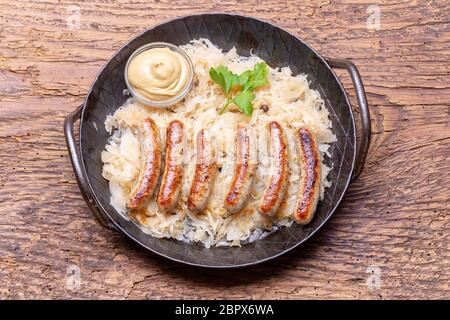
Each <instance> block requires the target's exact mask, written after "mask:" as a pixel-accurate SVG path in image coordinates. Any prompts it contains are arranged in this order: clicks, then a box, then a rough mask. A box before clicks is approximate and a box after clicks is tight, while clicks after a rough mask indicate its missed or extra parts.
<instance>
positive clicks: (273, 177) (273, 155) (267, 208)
mask: <svg viewBox="0 0 450 320" xmlns="http://www.w3.org/2000/svg"><path fill="white" fill-rule="evenodd" d="M266 128H267V131H268V136H269V155H270V169H271V170H270V171H271V172H270V175H269V176H268V178H267V179H266V184H265V188H264V192H263V195H262V197H261V200H260V203H259V207H258V210H259V212H260V213H261V214H262V215H265V216H272V215H274V214H275V212H276V211H277V210H278V208H279V206H280V204H281V201H282V200H283V197H284V193H285V192H286V187H287V182H288V175H289V173H288V149H287V140H286V135H285V132H284V130H283V128H282V127H281V125H280V124H279V123H278V122H276V121H272V122H269V123H268V124H267V126H266Z"/></svg>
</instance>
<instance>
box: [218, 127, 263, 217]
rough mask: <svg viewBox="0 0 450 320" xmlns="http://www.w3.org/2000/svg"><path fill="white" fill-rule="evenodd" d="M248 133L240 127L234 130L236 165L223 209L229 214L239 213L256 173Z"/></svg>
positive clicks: (252, 147) (254, 152)
mask: <svg viewBox="0 0 450 320" xmlns="http://www.w3.org/2000/svg"><path fill="white" fill-rule="evenodd" d="M248 131H249V130H248V129H247V128H246V127H244V126H241V125H238V126H237V128H236V139H235V150H236V165H235V168H234V175H233V180H232V182H231V185H230V189H229V191H228V194H227V196H226V197H225V208H226V209H227V210H228V211H229V212H231V213H235V212H238V211H240V210H241V209H242V207H243V206H244V204H245V202H246V200H247V197H248V195H249V193H250V189H251V186H252V182H253V176H254V175H255V171H256V163H255V162H256V161H255V160H256V147H255V142H254V141H253V139H252V137H250V135H249V132H248Z"/></svg>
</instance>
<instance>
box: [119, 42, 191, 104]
mask: <svg viewBox="0 0 450 320" xmlns="http://www.w3.org/2000/svg"><path fill="white" fill-rule="evenodd" d="M125 75H126V81H127V85H128V87H129V89H130V91H131V93H132V94H133V95H134V96H135V97H136V98H138V99H139V100H141V101H142V102H144V103H145V104H149V105H155V106H167V105H170V104H173V103H176V102H177V101H179V100H181V99H182V98H183V97H184V96H185V95H186V93H187V92H188V91H189V89H190V87H191V84H192V78H193V68H192V62H191V61H190V59H189V57H188V56H187V55H186V54H185V53H184V52H183V51H182V50H181V49H179V48H178V47H176V46H173V45H170V44H165V43H154V44H149V45H147V46H144V47H142V48H140V49H138V50H136V52H135V53H134V54H133V55H132V56H131V57H130V59H129V61H128V64H127V67H126V70H125Z"/></svg>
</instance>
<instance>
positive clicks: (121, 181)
mask: <svg viewBox="0 0 450 320" xmlns="http://www.w3.org/2000/svg"><path fill="white" fill-rule="evenodd" d="M181 48H182V49H183V50H185V51H186V53H187V54H188V55H189V56H190V57H191V59H192V62H193V64H194V70H195V78H194V85H193V88H192V90H191V91H190V92H189V93H188V95H187V96H186V98H185V99H184V100H182V101H181V102H179V103H177V104H176V105H174V106H171V107H170V108H152V107H148V106H144V105H142V104H140V103H138V102H136V101H134V100H133V99H129V100H128V101H127V102H126V103H125V105H123V106H121V107H120V108H119V109H118V110H117V111H116V112H115V113H114V114H112V115H109V116H108V117H107V118H106V120H105V128H106V130H107V131H108V132H110V133H111V137H110V139H109V141H108V144H107V145H106V146H105V150H104V151H103V153H102V161H103V163H104V165H103V177H104V178H105V179H107V180H109V187H110V192H111V198H110V201H111V205H112V206H113V207H114V208H115V209H116V210H117V211H119V212H120V213H122V215H123V216H124V218H126V219H128V218H129V217H131V218H132V220H133V221H136V223H138V224H139V225H140V227H141V228H142V230H143V231H144V232H146V233H148V234H149V235H151V236H154V237H168V238H174V239H177V240H182V241H190V242H200V243H202V244H204V245H205V246H206V247H210V246H239V245H241V244H243V243H246V242H251V241H256V240H257V239H260V238H261V237H263V236H265V235H267V234H268V233H269V232H270V231H271V230H276V229H278V228H279V227H288V226H290V225H291V224H292V223H293V218H292V213H293V209H294V205H295V198H296V192H297V190H298V181H299V179H300V176H299V174H300V172H299V166H298V159H297V150H296V144H295V143H294V140H293V132H294V131H295V129H297V128H299V127H301V126H308V127H309V128H310V129H311V130H312V131H313V132H314V134H315V135H316V136H317V141H318V143H319V150H320V151H321V156H322V177H321V178H322V183H321V198H322V197H323V192H324V189H325V188H327V187H329V186H330V182H329V181H328V180H327V175H328V173H329V171H330V168H329V167H328V166H327V165H326V164H325V162H324V161H323V160H324V158H325V157H326V156H327V152H328V149H329V144H330V143H332V142H334V141H336V137H335V135H334V134H333V131H332V127H331V121H330V119H329V113H328V110H327V109H326V108H325V107H324V103H323V100H322V98H321V97H320V95H319V93H318V92H317V91H315V90H312V89H311V88H310V87H309V83H308V79H307V77H306V75H304V74H300V75H296V76H294V75H293V74H292V72H291V70H290V68H288V67H285V68H276V69H273V68H269V75H268V80H269V83H270V84H269V86H268V87H265V88H261V89H258V90H255V91H254V93H255V94H256V99H255V100H254V102H253V105H254V112H253V114H252V116H251V117H248V116H246V115H244V114H243V113H241V112H240V111H239V110H237V109H233V107H232V106H230V107H229V109H228V111H227V112H225V113H224V114H223V115H219V114H218V111H219V110H220V108H221V107H222V106H223V104H224V103H225V101H226V97H225V96H224V94H223V93H222V91H221V89H220V88H219V86H217V85H216V84H214V83H213V82H212V80H211V79H210V77H209V73H208V72H209V69H210V68H211V67H217V66H219V65H225V66H227V67H228V68H229V69H230V70H231V71H233V72H235V73H241V72H243V71H245V70H248V69H251V68H253V66H254V65H255V64H256V63H258V62H261V61H262V60H261V59H260V58H258V57H256V56H253V55H251V56H250V57H243V56H239V55H238V54H237V53H236V49H235V48H233V49H231V50H230V51H228V52H223V51H222V50H221V49H220V48H218V47H216V46H215V45H213V44H212V43H211V42H210V41H209V40H207V39H199V40H194V41H192V42H191V43H189V44H187V45H184V46H181ZM263 105H264V106H263ZM261 106H263V107H261ZM147 117H151V118H153V119H154V120H155V122H156V123H157V125H158V127H159V129H160V136H161V143H162V145H163V146H164V145H165V131H166V127H167V124H168V123H169V122H170V121H171V120H174V119H180V120H182V121H183V122H184V123H185V128H186V141H187V147H186V149H185V155H184V157H185V161H184V163H185V172H184V175H183V182H182V190H181V193H180V197H179V201H178V205H177V207H176V209H175V210H173V212H170V213H164V212H160V211H159V210H158V207H157V205H156V201H155V196H153V198H152V199H151V200H150V201H149V203H148V206H147V207H146V208H145V209H144V210H141V211H139V212H127V209H126V203H127V200H128V196H129V193H130V190H131V188H132V186H133V184H134V183H135V180H136V179H137V177H138V175H139V170H140V168H139V165H140V161H139V159H140V156H141V155H140V149H139V145H140V142H139V140H138V135H137V134H136V129H135V128H137V127H139V125H140V124H141V123H142V121H143V120H144V119H145V118H147ZM272 120H276V121H279V122H280V123H282V125H283V126H284V128H285V130H286V132H287V136H288V142H289V160H290V161H289V167H290V177H289V185H288V188H287V191H286V195H285V201H284V203H283V206H282V207H281V208H280V210H279V211H278V212H277V214H276V216H275V217H274V218H273V219H268V218H264V217H262V216H261V215H260V214H259V213H258V212H257V210H256V207H257V203H258V200H259V198H260V197H261V195H262V191H263V189H264V182H265V178H266V175H267V172H268V171H269V168H268V165H269V161H267V159H268V158H267V156H268V155H267V141H266V134H265V132H266V131H265V124H266V123H267V122H269V121H272ZM238 123H243V124H246V125H247V126H249V127H250V128H252V130H254V132H255V135H256V137H257V146H258V168H257V172H256V175H255V177H254V182H253V185H252V191H251V194H250V196H249V200H248V201H247V204H246V206H245V207H244V208H243V209H242V211H241V212H238V213H235V214H229V213H228V212H227V211H226V210H225V209H224V206H223V201H224V199H225V196H226V193H227V192H228V187H229V185H230V184H231V179H232V176H233V169H234V161H233V160H234V139H235V128H236V125H237V124H238ZM202 128H208V129H209V130H210V132H211V133H212V135H213V136H214V139H215V146H216V148H217V154H218V159H217V161H218V166H219V168H220V170H219V171H218V172H217V175H216V178H215V181H214V185H213V188H212V191H211V194H210V197H209V199H208V204H207V206H206V209H205V210H204V212H202V213H201V214H194V213H191V212H189V210H188V209H187V205H186V200H187V195H188V192H189V188H190V183H191V181H192V176H193V174H194V168H195V159H196V154H195V152H196V148H195V145H194V144H195V139H194V137H196V135H197V133H198V131H199V130H200V129H202ZM163 149H164V148H163Z"/></svg>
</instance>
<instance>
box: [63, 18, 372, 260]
mask: <svg viewBox="0 0 450 320" xmlns="http://www.w3.org/2000/svg"><path fill="white" fill-rule="evenodd" d="M218 14H220V15H229V16H233V17H240V18H243V19H251V20H256V21H259V22H261V23H266V24H269V25H271V26H272V27H274V28H278V29H280V30H283V31H284V32H287V33H288V34H289V35H290V36H292V37H293V38H295V39H296V40H298V41H300V42H301V43H303V44H304V45H305V46H307V47H308V48H309V49H310V50H311V51H312V52H313V53H314V54H315V55H316V56H317V57H318V59H320V60H321V61H322V62H324V63H325V65H326V66H327V67H328V69H329V70H330V71H331V73H332V74H333V76H334V78H335V80H336V81H337V83H338V85H339V87H340V89H341V92H342V93H343V95H344V97H345V100H346V102H347V104H348V105H349V106H351V104H350V101H349V98H348V95H347V92H346V91H345V89H344V87H343V85H342V83H341V81H340V80H339V77H338V76H337V75H336V73H335V72H334V70H333V69H332V68H331V67H335V68H345V69H347V71H348V72H349V74H350V76H351V78H352V82H353V85H354V87H355V91H356V97H357V100H358V104H359V107H360V110H361V120H362V129H363V130H362V131H363V132H362V137H361V143H360V147H359V148H356V152H354V153H353V159H352V163H351V172H350V174H349V176H348V178H347V181H346V182H345V187H344V188H343V191H342V193H341V195H340V197H339V199H338V201H336V204H335V206H334V207H333V208H332V209H331V210H330V211H329V214H328V216H327V217H325V219H324V220H323V221H322V223H321V224H320V225H319V226H318V227H317V228H316V229H315V230H313V231H312V232H310V233H309V234H308V235H307V236H306V237H305V238H303V239H302V240H301V241H299V242H297V243H296V244H295V245H293V246H291V247H290V248H287V249H286V250H283V251H281V252H278V253H276V254H274V255H272V256H270V257H267V258H263V259H260V260H257V261H252V262H248V263H242V264H234V265H205V264H201V263H195V262H189V261H184V260H180V259H177V258H174V257H171V256H169V255H167V254H165V253H163V252H159V251H157V250H155V249H153V248H151V247H149V246H147V245H145V244H144V243H141V242H140V241H139V240H138V239H136V238H135V237H134V236H133V234H131V233H130V232H128V231H127V230H125V229H124V228H122V227H120V225H119V223H118V222H116V221H115V220H114V219H112V218H111V217H110V215H109V214H108V212H107V211H106V210H105V209H104V208H103V206H102V205H101V203H100V201H99V200H98V198H97V196H96V194H95V192H94V190H93V188H92V186H91V183H90V181H89V177H88V176H87V173H86V169H85V164H84V159H83V157H82V156H81V150H82V149H81V141H82V140H81V133H82V130H83V119H84V112H85V110H86V105H87V99H85V101H84V103H83V104H82V105H80V106H79V107H78V108H77V109H76V110H74V111H73V112H72V113H70V114H69V115H68V116H67V118H66V119H65V121H64V133H65V136H66V142H67V147H68V149H69V154H70V156H71V162H72V166H73V167H74V171H75V176H76V178H77V182H78V185H79V187H80V190H81V193H82V195H83V197H84V199H85V200H86V202H87V204H88V206H89V207H90V209H91V210H92V211H93V212H94V214H95V216H96V218H97V220H98V222H99V223H100V224H101V225H102V226H104V227H106V228H108V229H113V230H114V229H117V230H119V231H121V232H122V233H124V234H125V235H126V236H128V237H129V238H130V239H132V240H133V241H134V242H136V243H138V244H139V245H140V246H142V247H144V248H146V249H147V250H149V251H151V252H153V253H155V254H157V255H160V256H163V257H165V258H168V259H170V260H172V261H176V262H179V263H183V264H188V265H192V266H196V267H206V268H213V269H217V268H220V269H222V268H238V267H246V266H251V265H255V264H259V263H262V262H266V261H269V260H271V259H274V258H276V257H279V256H280V255H282V254H285V253H287V252H288V251H290V250H292V249H294V248H296V247H297V246H299V245H300V244H302V243H303V242H305V241H306V240H308V239H309V238H310V237H311V236H313V235H314V234H315V233H316V232H317V231H318V230H319V229H321V228H322V226H323V225H324V224H325V223H326V222H327V221H328V219H330V217H331V216H332V215H333V214H334V212H335V210H336V208H337V207H338V206H339V204H340V202H341V201H342V198H343V196H344V194H345V192H346V191H347V188H348V186H349V185H350V183H351V182H352V181H354V180H355V179H356V178H357V177H358V176H359V174H360V173H361V171H362V169H363V167H364V163H365V159H366V156H367V151H368V148H369V144H370V133H371V128H370V115H369V110H368V104H367V99H366V94H365V90H364V87H363V84H362V81H361V77H360V75H359V72H358V70H357V68H356V66H355V65H354V64H353V63H352V62H351V61H350V60H345V59H331V58H326V59H325V58H323V57H322V56H321V55H320V54H319V53H318V52H317V51H316V50H314V49H313V48H312V47H311V46H310V45H309V44H307V43H305V42H304V41H303V40H301V39H300V38H298V37H297V36H296V35H294V34H292V33H291V32H289V31H287V30H285V29H283V28H281V27H278V26H276V25H274V24H273V23H271V22H268V21H264V20H262V19H258V18H254V17H250V16H245V15H240V14H229V13H222V12H217V13H199V14H190V15H185V16H181V17H177V18H172V19H167V20H165V21H163V22H161V23H159V24H157V25H154V26H152V27H151V28H148V29H146V30H144V31H143V32H141V33H139V34H138V35H136V36H135V37H133V38H131V39H130V40H128V41H127V42H126V43H125V44H124V45H123V46H122V47H121V48H120V49H118V50H117V51H116V52H115V53H114V54H113V55H112V56H111V57H110V58H109V59H108V61H107V62H106V63H105V64H104V65H103V67H102V68H101V69H100V71H99V72H98V74H97V76H96V77H95V79H94V81H93V83H92V85H91V87H90V88H89V92H88V94H87V97H89V96H90V95H91V93H92V90H93V87H94V85H95V84H96V83H97V81H98V77H99V76H100V75H101V74H102V72H103V70H104V69H105V67H106V66H107V65H108V63H109V62H110V61H111V60H112V59H113V58H114V57H115V56H116V55H118V53H119V52H120V51H122V49H123V48H125V47H126V46H127V45H129V43H131V42H132V41H134V40H135V39H137V38H139V37H141V36H142V35H143V34H145V33H146V32H148V31H150V30H152V29H154V28H157V27H158V26H161V25H164V24H166V23H170V22H173V21H176V20H182V19H185V18H187V17H191V16H202V15H218ZM349 111H350V116H351V123H352V126H353V139H354V141H355V143H356V141H357V139H356V128H355V119H354V114H353V110H352V108H351V107H350V110H349ZM78 119H81V122H80V130H79V141H80V146H77V145H76V142H75V140H74V137H73V125H74V122H75V121H77V120H78ZM78 153H79V155H78ZM355 162H356V170H355Z"/></svg>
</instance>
